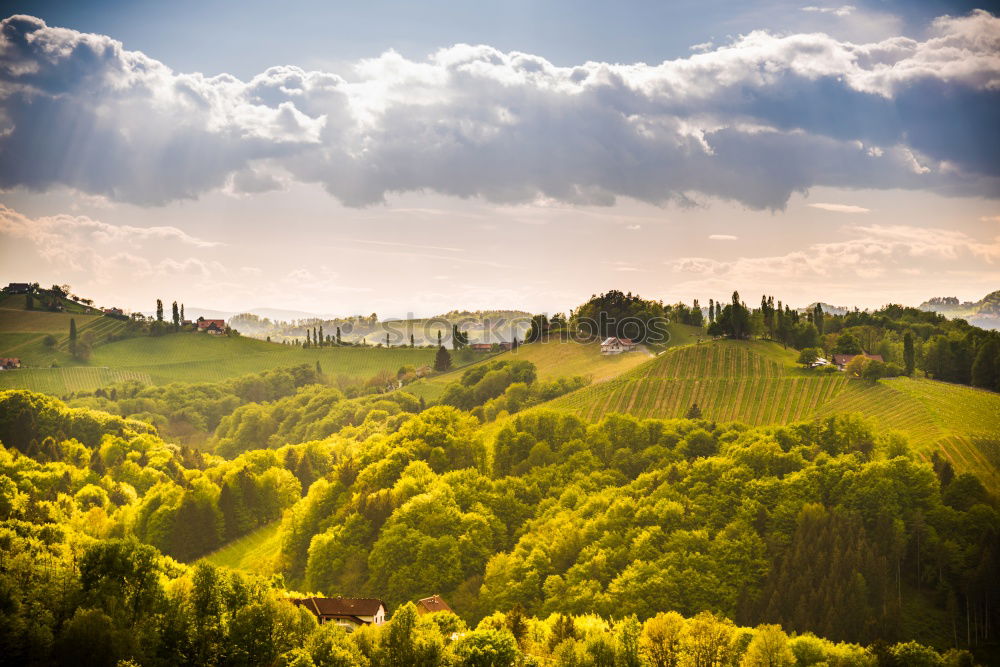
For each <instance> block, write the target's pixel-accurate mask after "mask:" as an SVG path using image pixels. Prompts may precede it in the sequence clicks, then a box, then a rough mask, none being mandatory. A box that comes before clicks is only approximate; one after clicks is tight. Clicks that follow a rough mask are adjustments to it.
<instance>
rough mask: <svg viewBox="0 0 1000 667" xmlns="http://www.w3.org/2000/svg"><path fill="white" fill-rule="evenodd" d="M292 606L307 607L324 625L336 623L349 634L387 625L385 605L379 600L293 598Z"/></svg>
mask: <svg viewBox="0 0 1000 667" xmlns="http://www.w3.org/2000/svg"><path fill="white" fill-rule="evenodd" d="M291 602H292V604H294V605H296V606H299V607H305V608H306V609H308V610H309V611H311V612H312V613H313V615H314V616H316V620H318V621H319V622H320V624H323V623H334V624H336V625H339V626H341V627H343V628H346V629H347V631H348V632H352V631H354V630H356V629H357V628H360V627H361V626H362V625H382V624H383V623H385V604H384V603H383V602H382V601H381V600H379V599H377V598H342V597H336V598H317V597H311V598H291Z"/></svg>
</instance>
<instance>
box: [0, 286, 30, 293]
mask: <svg viewBox="0 0 1000 667" xmlns="http://www.w3.org/2000/svg"><path fill="white" fill-rule="evenodd" d="M30 290H31V285H29V284H28V283H10V284H9V285H7V289H6V290H4V291H5V292H7V294H27V293H28V292H29V291H30Z"/></svg>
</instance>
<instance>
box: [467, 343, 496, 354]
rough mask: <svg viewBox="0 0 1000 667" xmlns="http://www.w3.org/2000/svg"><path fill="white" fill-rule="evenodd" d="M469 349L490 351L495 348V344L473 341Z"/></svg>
mask: <svg viewBox="0 0 1000 667" xmlns="http://www.w3.org/2000/svg"><path fill="white" fill-rule="evenodd" d="M469 349H470V350H474V351H475V352H489V351H490V350H492V349H493V345H492V344H491V343H473V344H472V345H470V346H469Z"/></svg>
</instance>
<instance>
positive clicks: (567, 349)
mask: <svg viewBox="0 0 1000 667" xmlns="http://www.w3.org/2000/svg"><path fill="white" fill-rule="evenodd" d="M700 331H701V329H700V328H698V327H692V326H686V325H683V324H672V325H670V334H671V338H670V343H669V345H671V346H674V345H684V344H688V343H691V342H693V341H694V340H696V339H697V335H698V333H699V332H700ZM651 356H652V353H651V352H650V351H649V350H646V349H640V350H639V351H636V352H632V353H629V354H619V355H610V356H602V355H601V348H600V345H599V344H598V343H574V342H571V341H567V342H563V341H559V340H551V341H547V342H545V343H532V344H529V345H521V346H520V347H518V348H517V349H516V350H513V351H511V352H504V353H503V354H499V355H489V356H485V355H484V361H485V360H486V359H489V360H491V361H493V360H503V359H519V360H523V361H530V362H531V363H533V364H534V365H535V367H536V368H537V369H538V378H539V379H540V380H554V379H556V378H560V377H573V376H575V375H582V376H584V377H589V378H590V379H591V381H592V382H594V383H601V382H605V381H607V380H610V379H612V378H615V377H618V376H619V375H621V374H623V373H625V372H627V371H629V370H631V369H633V368H635V367H636V366H638V365H640V364H642V363H643V362H646V361H649V359H650V357H651ZM464 371H465V369H464V368H463V369H459V370H454V371H452V372H450V373H443V374H441V375H437V376H435V377H432V378H428V379H425V380H420V381H418V382H415V383H413V384H411V385H408V386H407V388H406V390H407V391H409V392H412V393H413V394H416V395H417V396H422V397H423V398H425V399H427V400H434V399H436V398H438V397H439V396H440V395H441V394H442V393H444V390H445V387H446V386H447V385H448V383H449V382H454V381H456V380H458V379H459V377H461V374H462V372H464Z"/></svg>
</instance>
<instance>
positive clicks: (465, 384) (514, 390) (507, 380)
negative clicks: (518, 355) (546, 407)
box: [438, 360, 588, 421]
mask: <svg viewBox="0 0 1000 667" xmlns="http://www.w3.org/2000/svg"><path fill="white" fill-rule="evenodd" d="M587 384H588V380H587V379H586V378H583V377H572V378H558V379H556V380H551V381H549V382H541V381H538V379H537V372H536V369H535V365H534V364H533V363H531V362H530V361H521V360H501V361H493V362H490V363H486V364H477V365H475V366H473V367H472V368H470V369H468V370H466V371H465V372H464V373H462V377H461V378H459V379H458V380H456V381H455V382H451V383H449V384H448V386H447V387H446V388H445V391H444V393H443V394H442V396H441V398H440V400H439V401H438V402H439V403H440V404H441V405H451V406H454V407H456V408H459V409H461V410H467V411H470V412H471V413H472V414H473V415H475V416H476V417H478V418H480V419H481V420H483V421H493V420H494V419H496V418H497V417H498V416H501V415H510V414H513V413H515V412H520V411H521V410H524V409H526V408H529V407H531V406H533V405H537V404H539V403H542V402H544V401H550V400H552V399H554V398H556V397H558V396H562V395H563V394H566V393H568V392H571V391H575V390H576V389H580V388H581V387H584V386H586V385H587Z"/></svg>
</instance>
